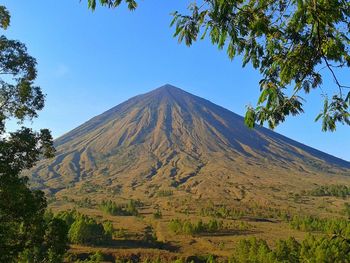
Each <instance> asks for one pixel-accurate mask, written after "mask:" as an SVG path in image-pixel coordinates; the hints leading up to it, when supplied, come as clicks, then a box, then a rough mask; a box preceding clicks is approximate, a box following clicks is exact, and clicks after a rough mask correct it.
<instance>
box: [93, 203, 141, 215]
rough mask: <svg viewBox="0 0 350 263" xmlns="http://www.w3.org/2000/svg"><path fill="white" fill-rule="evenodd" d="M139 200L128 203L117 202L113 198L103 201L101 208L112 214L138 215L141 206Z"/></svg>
mask: <svg viewBox="0 0 350 263" xmlns="http://www.w3.org/2000/svg"><path fill="white" fill-rule="evenodd" d="M140 205H141V204H140V203H139V202H138V201H134V200H130V201H129V202H128V203H126V204H117V203H115V202H113V201H111V200H109V201H103V202H102V203H101V205H100V209H101V210H102V211H103V212H105V213H107V214H110V215H112V216H137V215H139V212H138V209H137V208H138V207H140Z"/></svg>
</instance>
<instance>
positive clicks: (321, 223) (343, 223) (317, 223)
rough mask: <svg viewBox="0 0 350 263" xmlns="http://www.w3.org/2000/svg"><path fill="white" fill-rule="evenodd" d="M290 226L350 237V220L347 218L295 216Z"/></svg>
mask: <svg viewBox="0 0 350 263" xmlns="http://www.w3.org/2000/svg"><path fill="white" fill-rule="evenodd" d="M290 226H291V227H292V228H293V229H297V230H301V231H307V232H324V233H328V234H341V235H343V236H345V237H347V238H350V222H349V220H347V219H342V218H332V219H328V218H318V217H312V216H294V217H293V218H292V220H291V221H290Z"/></svg>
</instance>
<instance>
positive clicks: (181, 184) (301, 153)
mask: <svg viewBox="0 0 350 263" xmlns="http://www.w3.org/2000/svg"><path fill="white" fill-rule="evenodd" d="M55 145H56V148H57V155H56V157H55V158H54V159H53V160H45V161H43V162H41V163H40V164H39V165H38V166H37V167H36V168H35V169H34V170H33V171H31V172H32V173H31V178H32V181H33V182H35V186H36V187H38V188H41V189H46V190H49V191H51V192H52V193H56V192H58V191H61V190H64V189H65V188H67V187H69V188H70V189H78V188H79V187H81V185H82V184H83V183H84V182H85V183H86V182H88V183H90V184H96V185H97V186H99V187H100V188H102V189H104V190H106V191H109V190H111V191H114V190H115V189H118V192H119V193H122V194H123V195H125V196H130V197H132V196H134V195H137V196H138V197H152V196H153V195H154V193H155V191H157V189H168V188H174V189H175V188H176V189H183V190H184V191H185V192H187V193H191V194H192V195H195V196H196V197H197V198H202V197H206V198H212V199H213V200H215V199H216V198H219V199H222V198H223V199H228V200H230V199H237V200H242V199H245V200H247V201H249V200H251V199H254V197H255V196H256V194H259V197H260V199H261V200H262V201H267V200H269V199H271V198H272V196H271V195H270V194H269V191H266V189H267V188H268V189H270V188H271V187H272V188H276V189H279V190H280V191H283V190H285V191H286V192H288V191H290V190H291V189H295V188H297V189H298V188H300V187H302V188H310V187H312V185H313V184H321V185H322V184H324V183H327V184H328V183H332V182H333V183H335V182H339V183H341V182H348V178H347V176H348V175H350V163H349V162H346V161H344V160H341V159H338V158H336V157H333V156H331V155H328V154H326V153H323V152H321V151H318V150H315V149H313V148H310V147H308V146H306V145H303V144H301V143H298V142H296V141H293V140H291V139H288V138H286V137H284V136H282V135H280V134H277V133H275V132H273V131H270V130H268V129H265V128H256V129H253V130H250V129H248V128H247V127H246V126H245V125H244V122H243V118H242V117H241V116H239V115H237V114H235V113H232V112H231V111H229V110H226V109H224V108H222V107H220V106H218V105H215V104H213V103H211V102H210V101H208V100H205V99H202V98H200V97H197V96H194V95H192V94H190V93H187V92H185V91H183V90H181V89H179V88H176V87H173V86H171V85H165V86H163V87H160V88H158V89H156V90H153V91H151V92H149V93H146V94H143V95H139V96H136V97H133V98H131V99H129V100H128V101H126V102H124V103H122V104H120V105H118V106H116V107H114V108H112V109H110V110H108V111H106V112H104V113H102V114H101V115H99V116H96V117H94V118H92V119H91V120H89V121H87V122H86V123H84V124H82V125H81V126H79V127H77V128H76V129H74V130H72V131H70V132H68V133H67V134H65V135H63V136H62V137H60V138H58V139H57V140H56V141H55Z"/></svg>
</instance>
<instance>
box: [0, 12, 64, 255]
mask: <svg viewBox="0 0 350 263" xmlns="http://www.w3.org/2000/svg"><path fill="white" fill-rule="evenodd" d="M9 25H10V14H9V12H8V10H7V9H6V8H5V7H4V6H0V29H2V30H5V29H7V27H8V26H9ZM36 76H37V70H36V60H35V58H33V57H32V56H30V55H29V54H28V52H27V48H26V46H25V45H24V44H23V43H21V42H19V41H16V40H10V39H7V38H6V36H4V35H1V36H0V251H1V253H0V261H1V262H43V261H45V262H62V260H63V258H62V256H63V254H64V253H65V251H66V236H67V229H65V223H64V222H63V221H62V220H61V221H60V220H59V219H53V218H45V212H46V207H47V203H46V198H45V196H44V193H43V192H42V191H38V190H31V189H30V188H29V187H28V183H27V182H28V179H27V178H26V177H22V176H21V171H22V170H23V169H28V168H31V167H33V165H34V164H35V163H36V162H37V161H38V160H39V158H42V157H51V156H53V153H54V148H53V140H52V136H51V134H50V131H49V130H47V129H42V130H41V131H40V132H36V131H33V130H32V129H30V128H27V127H21V128H19V129H18V130H17V131H14V132H10V133H9V132H7V130H6V125H5V124H6V122H7V121H8V120H9V119H15V120H17V121H18V123H19V124H23V121H24V120H32V119H33V118H35V117H37V112H38V111H40V110H41V109H42V108H43V107H44V99H45V96H44V94H43V93H42V91H41V89H40V87H38V86H36V85H35V84H34V81H35V79H36Z"/></svg>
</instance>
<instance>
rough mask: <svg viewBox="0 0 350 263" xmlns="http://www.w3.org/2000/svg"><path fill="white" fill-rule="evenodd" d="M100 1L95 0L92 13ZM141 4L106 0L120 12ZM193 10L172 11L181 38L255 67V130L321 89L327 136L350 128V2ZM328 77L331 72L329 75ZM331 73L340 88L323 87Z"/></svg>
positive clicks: (233, 0) (232, 2)
mask: <svg viewBox="0 0 350 263" xmlns="http://www.w3.org/2000/svg"><path fill="white" fill-rule="evenodd" d="M96 2H97V0H88V6H89V8H91V9H92V10H94V9H95V8H96ZM123 2H125V3H126V4H127V6H128V8H129V9H130V10H134V9H136V8H137V1H135V0H124V1H122V0H99V3H100V4H101V5H102V6H106V7H109V8H116V7H118V6H119V5H120V4H121V3H123ZM188 4H189V6H188V12H187V13H186V14H181V13H179V12H177V11H175V12H174V13H173V21H172V23H171V25H172V26H174V27H175V33H174V36H175V37H177V38H178V40H179V42H184V43H185V44H186V45H188V46H191V45H192V43H193V42H195V41H197V40H198V39H204V38H206V37H209V38H210V40H211V42H212V44H213V45H216V46H217V47H218V48H219V49H226V50H227V54H228V56H229V58H231V59H233V58H235V57H239V58H240V59H242V64H243V66H246V65H247V64H248V63H250V64H251V65H252V66H253V67H254V68H255V69H257V70H259V72H260V74H261V76H262V79H261V80H260V82H259V85H260V92H261V94H260V97H259V99H258V101H257V105H256V106H248V108H247V112H246V116H245V122H246V124H247V125H248V126H249V127H254V126H255V125H256V124H260V125H263V124H265V123H267V124H268V126H269V127H270V128H272V129H273V128H275V127H276V126H277V125H278V124H280V123H281V122H283V121H285V119H286V118H287V117H288V116H290V115H292V116H295V115H298V114H301V113H303V112H304V107H303V106H304V105H303V104H304V103H305V99H304V97H305V95H306V94H308V93H310V92H314V91H315V90H320V92H321V98H320V99H321V100H324V103H323V108H322V109H321V110H320V114H319V115H318V116H317V117H316V121H318V120H322V130H323V131H334V130H336V126H337V124H339V123H341V124H347V125H350V115H349V106H350V92H349V89H350V87H349V86H346V84H344V83H342V82H341V80H340V79H339V75H337V74H338V73H339V70H340V69H342V70H345V69H348V68H349V66H350V53H349V52H350V50H349V43H350V39H349V29H350V22H349V18H350V3H349V1H344V0H322V1H316V0H278V1H275V0H202V1H193V2H191V3H188ZM327 72H328V73H327ZM327 74H329V75H330V76H331V77H332V79H333V81H334V85H331V86H326V87H325V86H324V85H323V80H324V76H325V75H327Z"/></svg>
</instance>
